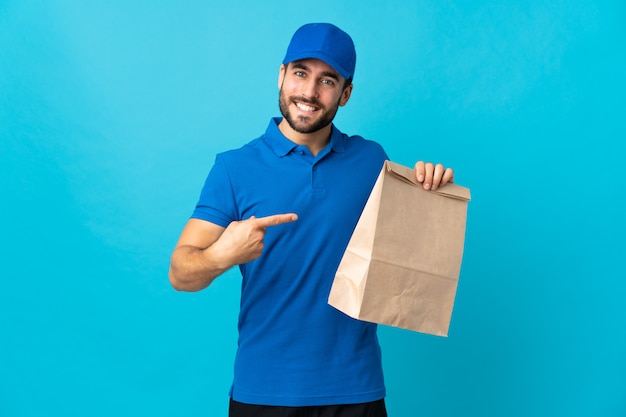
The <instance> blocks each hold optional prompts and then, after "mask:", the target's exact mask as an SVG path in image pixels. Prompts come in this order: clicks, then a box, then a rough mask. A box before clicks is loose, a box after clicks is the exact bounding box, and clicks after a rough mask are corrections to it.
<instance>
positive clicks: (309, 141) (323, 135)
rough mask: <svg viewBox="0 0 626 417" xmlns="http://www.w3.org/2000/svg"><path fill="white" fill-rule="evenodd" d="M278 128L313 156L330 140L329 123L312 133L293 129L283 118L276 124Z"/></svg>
mask: <svg viewBox="0 0 626 417" xmlns="http://www.w3.org/2000/svg"><path fill="white" fill-rule="evenodd" d="M278 129H279V130H280V132H281V133H282V134H283V135H285V137H286V138H287V139H289V140H291V141H292V142H294V143H297V144H298V145H304V146H306V147H307V148H308V149H309V152H311V154H312V155H313V156H317V154H318V153H319V151H321V150H322V149H324V148H325V147H326V145H328V142H330V133H331V130H332V128H331V125H330V124H329V125H328V126H325V127H323V128H321V129H320V130H317V131H315V132H312V133H300V132H297V131H295V130H293V128H292V127H291V126H289V123H288V122H287V121H286V120H285V118H283V120H282V121H281V122H280V123H279V124H278Z"/></svg>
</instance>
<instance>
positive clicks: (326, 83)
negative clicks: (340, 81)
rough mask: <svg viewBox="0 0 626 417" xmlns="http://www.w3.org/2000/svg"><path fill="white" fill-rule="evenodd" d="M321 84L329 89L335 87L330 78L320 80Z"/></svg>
mask: <svg viewBox="0 0 626 417" xmlns="http://www.w3.org/2000/svg"><path fill="white" fill-rule="evenodd" d="M322 84H325V85H327V86H329V87H332V86H334V85H335V82H334V81H333V80H331V79H330V78H323V79H322Z"/></svg>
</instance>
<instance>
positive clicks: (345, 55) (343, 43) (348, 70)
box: [283, 23, 356, 79]
mask: <svg viewBox="0 0 626 417" xmlns="http://www.w3.org/2000/svg"><path fill="white" fill-rule="evenodd" d="M307 58H317V59H321V60H322V61H324V62H326V63H327V64H328V65H330V66H331V67H333V68H334V69H335V71H337V72H338V73H339V74H341V76H342V77H343V78H345V79H351V78H353V77H354V67H355V66H356V51H355V50H354V42H352V38H351V37H350V35H348V34H347V33H346V32H344V31H343V30H341V29H339V28H338V27H337V26H335V25H332V24H330V23H308V24H306V25H304V26H302V27H300V28H299V29H298V30H297V31H296V33H294V34H293V37H292V38H291V42H290V43H289V47H288V48H287V54H286V55H285V59H283V64H288V63H289V62H293V61H298V60H300V59H307Z"/></svg>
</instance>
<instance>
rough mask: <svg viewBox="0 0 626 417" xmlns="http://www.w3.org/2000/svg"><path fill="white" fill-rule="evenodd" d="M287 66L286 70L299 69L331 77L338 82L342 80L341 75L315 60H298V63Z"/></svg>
mask: <svg viewBox="0 0 626 417" xmlns="http://www.w3.org/2000/svg"><path fill="white" fill-rule="evenodd" d="M287 65H288V68H300V69H303V70H306V71H310V72H316V73H321V74H323V75H327V76H331V77H333V78H336V79H338V80H343V77H342V76H341V74H339V73H338V72H337V71H335V69H334V68H333V67H331V66H330V65H328V64H327V63H326V62H324V61H322V60H321V59H317V58H307V59H300V60H298V61H292V62H290V63H289V64H287Z"/></svg>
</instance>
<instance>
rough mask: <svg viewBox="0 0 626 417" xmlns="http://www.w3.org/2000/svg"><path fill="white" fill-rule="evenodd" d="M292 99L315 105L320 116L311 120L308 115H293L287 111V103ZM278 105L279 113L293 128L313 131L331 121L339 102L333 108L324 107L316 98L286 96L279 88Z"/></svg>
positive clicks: (299, 130) (297, 130)
mask: <svg viewBox="0 0 626 417" xmlns="http://www.w3.org/2000/svg"><path fill="white" fill-rule="evenodd" d="M294 100H297V101H299V102H302V103H306V104H310V105H312V106H315V107H317V108H318V109H319V110H318V112H320V117H319V118H318V119H317V120H311V117H308V116H297V117H293V116H292V114H291V113H290V112H289V104H290V103H291V102H293V101H294ZM278 106H279V107H280V112H281V114H282V115H283V117H284V118H285V120H286V121H287V123H288V124H289V126H290V127H291V128H292V129H293V130H295V131H296V132H298V133H314V132H317V131H318V130H320V129H323V128H325V127H326V126H328V125H329V124H331V123H332V121H333V119H334V118H335V115H336V114H337V109H338V108H339V102H337V104H336V105H335V107H334V108H331V109H326V108H325V107H324V106H323V105H322V104H321V103H319V102H318V101H317V100H311V99H307V98H304V97H286V96H285V95H284V94H283V89H282V88H281V89H280V92H279V94H278Z"/></svg>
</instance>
